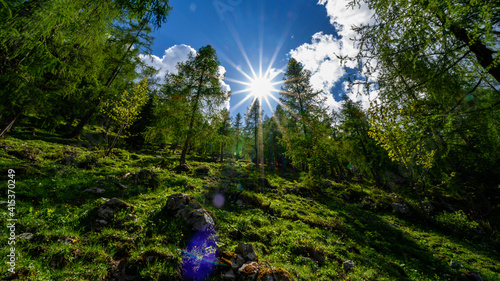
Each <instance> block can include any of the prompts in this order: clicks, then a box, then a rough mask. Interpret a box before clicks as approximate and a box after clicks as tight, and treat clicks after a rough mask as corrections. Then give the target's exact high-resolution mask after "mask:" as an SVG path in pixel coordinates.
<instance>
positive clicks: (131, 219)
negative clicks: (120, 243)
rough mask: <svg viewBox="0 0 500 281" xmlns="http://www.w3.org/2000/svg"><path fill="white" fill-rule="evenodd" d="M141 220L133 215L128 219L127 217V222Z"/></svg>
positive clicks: (129, 215) (128, 216)
mask: <svg viewBox="0 0 500 281" xmlns="http://www.w3.org/2000/svg"><path fill="white" fill-rule="evenodd" d="M137 220H139V219H138V218H137V217H136V216H134V215H132V214H128V215H127V216H126V217H125V221H137Z"/></svg>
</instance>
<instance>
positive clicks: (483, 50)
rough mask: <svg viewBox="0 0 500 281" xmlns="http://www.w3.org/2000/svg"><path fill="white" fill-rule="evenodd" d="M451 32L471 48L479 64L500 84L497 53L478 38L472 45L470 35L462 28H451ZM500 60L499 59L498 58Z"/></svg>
mask: <svg viewBox="0 0 500 281" xmlns="http://www.w3.org/2000/svg"><path fill="white" fill-rule="evenodd" d="M450 30H451V32H452V33H453V35H455V37H456V38H457V39H458V40H460V41H462V42H464V43H466V44H467V45H468V46H469V49H470V50H471V51H472V52H473V53H474V55H476V58H477V61H478V62H479V64H480V65H481V66H482V67H483V68H484V69H485V70H486V71H487V72H488V73H489V74H491V75H492V76H493V78H495V80H497V82H500V64H498V63H497V64H495V58H493V56H494V55H495V53H496V52H494V51H492V50H490V49H489V48H488V47H487V46H486V45H484V44H483V42H481V40H479V38H477V39H476V40H474V43H473V44H470V42H471V39H470V38H469V34H468V33H467V31H466V30H465V29H464V28H460V27H458V26H456V25H454V26H451V27H450ZM497 58H498V57H497Z"/></svg>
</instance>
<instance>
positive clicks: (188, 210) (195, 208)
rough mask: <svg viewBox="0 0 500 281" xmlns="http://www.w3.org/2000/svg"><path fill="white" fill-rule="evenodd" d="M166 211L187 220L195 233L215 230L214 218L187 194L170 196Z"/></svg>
mask: <svg viewBox="0 0 500 281" xmlns="http://www.w3.org/2000/svg"><path fill="white" fill-rule="evenodd" d="M165 209H166V211H167V213H170V214H174V215H175V217H183V218H184V219H186V224H187V225H189V226H190V227H191V228H192V229H193V230H195V231H208V230H211V229H214V228H215V222H214V220H213V218H212V216H211V215H210V214H209V213H208V212H207V210H205V209H203V207H202V206H201V204H200V203H198V202H197V201H196V200H195V199H194V198H193V197H191V196H189V195H187V194H182V193H175V194H172V195H170V196H169V197H168V199H167V204H166V205H165Z"/></svg>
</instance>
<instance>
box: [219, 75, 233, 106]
mask: <svg viewBox="0 0 500 281" xmlns="http://www.w3.org/2000/svg"><path fill="white" fill-rule="evenodd" d="M225 74H226V68H224V66H222V65H219V83H220V85H221V88H222V90H223V91H224V92H230V91H231V87H230V86H229V85H228V84H226V82H224V77H225V76H224V75H225ZM230 100H231V97H229V98H228V99H227V100H226V101H225V103H224V107H225V108H227V110H229V102H230Z"/></svg>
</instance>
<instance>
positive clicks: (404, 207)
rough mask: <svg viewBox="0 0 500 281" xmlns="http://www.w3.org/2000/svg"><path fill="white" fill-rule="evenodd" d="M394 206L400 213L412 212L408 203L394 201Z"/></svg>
mask: <svg viewBox="0 0 500 281" xmlns="http://www.w3.org/2000/svg"><path fill="white" fill-rule="evenodd" d="M392 208H393V209H394V211H395V212H396V213H398V214H408V213H410V209H408V205H406V204H404V203H392Z"/></svg>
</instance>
